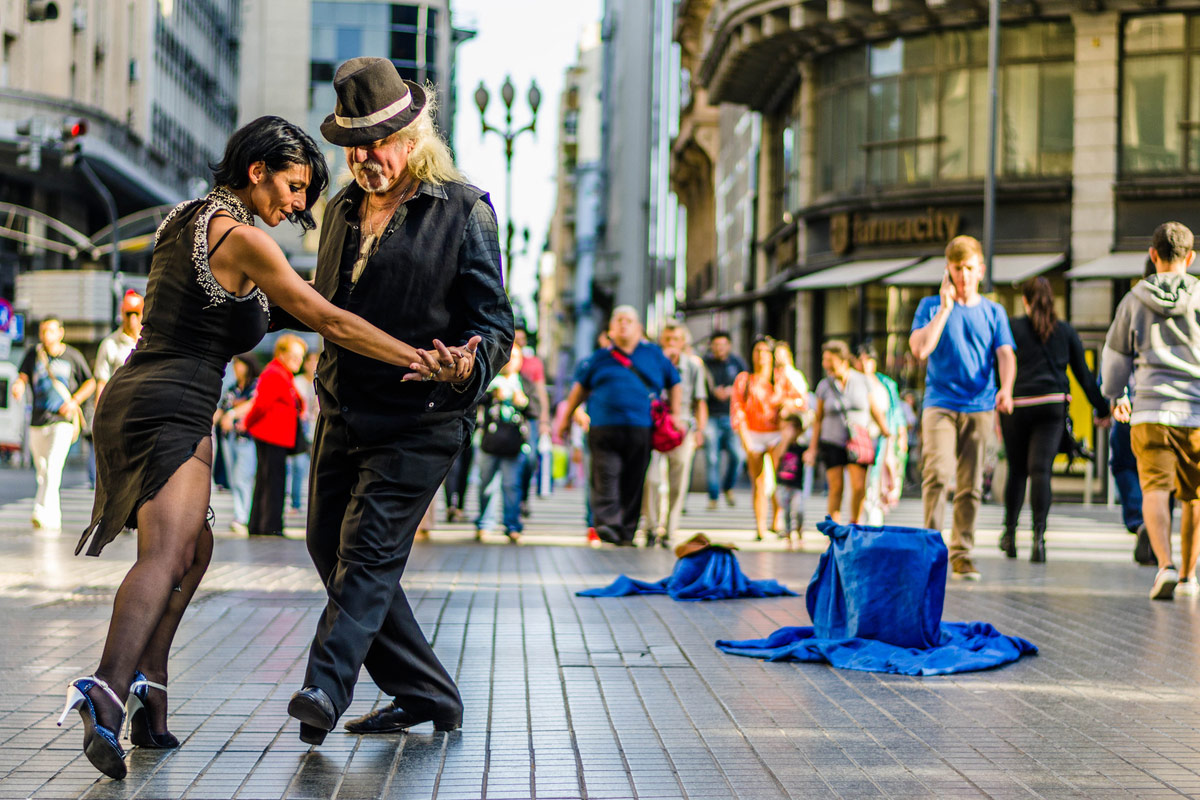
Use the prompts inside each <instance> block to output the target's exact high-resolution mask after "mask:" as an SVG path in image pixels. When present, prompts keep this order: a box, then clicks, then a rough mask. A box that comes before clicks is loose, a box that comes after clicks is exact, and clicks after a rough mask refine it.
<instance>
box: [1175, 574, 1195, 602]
mask: <svg viewBox="0 0 1200 800" xmlns="http://www.w3.org/2000/svg"><path fill="white" fill-rule="evenodd" d="M1175 596H1176V597H1200V583H1198V582H1197V581H1196V578H1195V577H1194V576H1193V577H1191V578H1184V579H1183V580H1181V581H1180V582H1179V583H1178V584H1176V586H1175Z"/></svg>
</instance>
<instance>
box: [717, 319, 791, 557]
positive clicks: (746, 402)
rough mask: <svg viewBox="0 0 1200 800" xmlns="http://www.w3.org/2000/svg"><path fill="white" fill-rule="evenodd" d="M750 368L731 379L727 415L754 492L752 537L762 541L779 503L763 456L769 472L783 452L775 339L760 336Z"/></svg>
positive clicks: (773, 523)
mask: <svg viewBox="0 0 1200 800" xmlns="http://www.w3.org/2000/svg"><path fill="white" fill-rule="evenodd" d="M750 363H751V365H752V369H753V371H752V372H743V373H742V374H740V375H738V376H737V379H736V380H735V381H734V382H733V393H732V395H731V396H730V419H731V421H732V425H733V429H734V430H735V431H736V432H737V434H738V437H739V438H740V439H741V445H742V449H743V450H744V451H745V453H746V469H747V471H748V472H749V473H750V483H751V485H752V487H753V492H754V500H753V506H754V538H755V540H756V541H762V538H763V535H764V534H766V532H767V530H768V528H774V527H776V525H777V523H778V517H779V507H778V505H777V504H776V500H775V493H774V492H768V491H767V480H768V477H767V472H766V460H767V459H769V460H770V462H771V473H770V474H771V475H774V474H775V471H776V470H777V469H778V467H779V457H780V456H781V455H783V447H782V443H783V434H782V432H781V431H780V429H779V415H780V412H781V411H782V407H783V402H784V398H785V396H786V395H785V392H784V388H783V386H782V384H778V383H776V380H775V378H776V372H775V341H774V340H773V339H771V338H770V337H761V338H759V339H758V340H757V341H756V342H755V343H754V348H753V349H752V350H751V351H750Z"/></svg>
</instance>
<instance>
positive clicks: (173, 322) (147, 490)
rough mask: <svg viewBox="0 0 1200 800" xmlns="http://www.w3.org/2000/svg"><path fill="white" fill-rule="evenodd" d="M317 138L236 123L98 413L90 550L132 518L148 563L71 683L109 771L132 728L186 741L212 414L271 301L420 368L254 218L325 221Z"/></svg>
mask: <svg viewBox="0 0 1200 800" xmlns="http://www.w3.org/2000/svg"><path fill="white" fill-rule="evenodd" d="M325 163H326V162H325V156H324V155H323V154H322V153H321V150H320V148H319V147H318V146H317V144H316V142H314V141H313V140H312V139H311V138H310V137H309V136H308V134H306V133H304V132H303V131H302V130H301V129H300V128H298V127H296V126H295V125H292V124H290V123H288V122H286V121H285V120H282V119H280V118H279V117H260V118H259V119H256V120H254V121H253V122H251V123H249V124H247V125H246V126H244V127H242V128H240V129H239V130H238V131H236V132H235V133H234V134H233V136H232V137H231V138H230V140H229V142H228V143H227V145H226V147H225V154H224V157H223V158H222V160H221V161H220V163H219V164H218V165H217V166H216V167H215V168H214V170H213V183H214V184H215V188H214V189H213V190H212V191H211V192H210V193H209V194H208V195H207V196H206V197H203V198H200V199H198V200H191V201H188V202H186V203H182V204H180V205H178V206H176V207H175V208H174V210H172V212H171V213H170V214H168V215H167V218H166V219H165V220H163V222H162V224H161V225H160V226H159V229H158V234H157V236H156V242H155V246H154V254H153V258H152V261H151V267H150V282H149V285H148V289H147V292H146V317H145V323H144V325H143V327H142V335H141V338H140V339H139V340H138V345H137V347H136V348H135V349H134V351H133V353H132V354H130V356H129V360H128V361H127V362H126V363H125V366H123V367H121V369H119V370H117V371H116V373H115V374H114V375H113V377H112V380H110V381H109V382H108V385H107V387H106V388H105V390H104V395H103V396H102V397H101V398H100V403H99V405H98V406H97V408H96V425H95V430H94V432H95V439H96V496H95V501H94V505H93V507H92V520H91V523H90V524H89V525H88V527H87V529H86V530H85V531H84V532H83V535H82V536H81V537H80V540H79V545H78V547H77V548H76V553H78V552H79V551H81V550H83V549H84V548H85V547H86V548H87V553H88V555H93V556H95V555H99V554H100V552H101V550H102V549H103V548H104V547H105V546H106V545H107V544H108V543H109V542H111V541H112V540H113V539H115V538H116V537H117V534H119V533H120V532H121V530H122V529H123V528H126V527H136V528H137V532H138V548H137V561H136V562H135V563H134V565H133V567H132V568H131V569H130V570H129V573H128V574H127V575H126V576H125V578H124V580H122V582H121V586H120V588H119V589H118V590H117V594H116V599H115V601H114V603H113V612H112V619H111V621H110V622H109V626H108V635H107V637H106V639H105V642H104V651H103V654H102V655H101V657H100V665H99V666H98V667H97V669H96V671H95V673H94V674H92V675H90V676H88V677H86V678H80V679H78V680H75V681H72V682H71V684H70V686H69V687H68V690H67V706H66V708H65V709H64V712H63V716H62V717H60V718H59V724H62V722H63V721H64V720H65V719H66V715H67V713H68V712H69V711H70V710H71V709H73V708H77V709H79V713H80V716H81V717H82V718H83V723H84V742H83V749H84V753H85V755H86V756H87V759H88V760H89V761H90V762H91V763H92V765H93V766H95V767H96V768H97V769H99V770H100V771H101V772H103V773H104V774H105V775H107V776H109V777H110V778H117V779H120V778H123V777H125V774H126V766H125V760H124V757H125V751H124V749H123V748H122V747H121V744H120V742H119V740H118V738H117V737H118V735H119V733H120V731H121V729H122V727H123V723H124V721H125V718H126V701H127V700H128V709H127V713H128V716H129V721H130V735H129V736H130V741H131V742H133V744H135V745H137V746H139V747H149V748H164V747H176V746H178V744H179V742H178V740H176V738H175V737H174V736H172V735H171V734H170V732H169V731H168V730H167V726H166V722H167V689H166V685H167V657H168V654H169V653H170V649H171V643H172V640H173V639H174V637H175V632H176V630H177V629H178V626H179V622H180V620H181V619H182V617H183V613H184V611H186V609H187V606H188V604H189V602H190V601H191V599H192V596H193V594H194V593H195V591H196V587H197V586H198V585H199V583H200V579H201V578H202V577H203V575H204V572H205V570H206V569H207V567H208V564H209V561H210V559H211V557H212V549H213V537H212V529H211V528H210V527H209V525H208V523H207V522H206V517H207V514H208V501H209V494H210V491H211V487H212V477H211V468H210V464H211V462H212V453H213V445H212V420H213V415H214V414H215V412H216V408H217V401H218V400H219V398H220V393H221V384H222V379H223V376H224V373H225V367H226V365H227V363H228V362H229V359H230V358H232V357H233V356H234V354H236V353H242V352H245V351H247V350H250V349H252V348H253V347H254V346H255V345H256V344H258V342H259V340H260V339H261V338H262V336H263V334H264V333H265V332H266V329H267V323H268V311H267V309H268V304H269V302H274V303H276V304H278V306H279V307H281V308H283V309H286V310H287V311H288V312H290V313H292V314H294V315H295V316H296V317H297V318H298V319H301V320H304V322H305V323H306V324H307V325H309V326H310V327H312V328H314V329H316V330H320V331H322V332H323V333H324V335H325V337H326V339H327V340H328V341H330V342H337V343H339V344H340V345H342V346H345V347H348V348H351V349H353V350H355V351H357V352H359V353H361V354H362V355H363V356H367V357H371V358H379V359H382V360H386V361H387V362H388V363H391V364H397V365H402V364H404V365H407V364H412V363H414V361H415V360H416V359H417V358H419V357H420V352H419V351H418V350H417V349H416V348H413V347H411V346H409V345H407V344H405V343H404V342H401V341H398V340H396V339H393V338H391V337H389V336H387V335H386V334H384V333H383V332H382V331H381V330H379V329H378V328H375V327H374V326H372V325H369V324H367V323H365V322H364V321H363V320H362V319H361V318H360V317H357V316H355V315H353V314H351V313H349V312H346V311H343V310H341V309H339V308H336V307H335V306H333V305H332V304H330V303H328V302H327V301H326V300H325V299H324V298H322V297H321V296H320V295H319V294H318V293H317V292H315V291H314V290H313V289H312V287H311V286H309V284H307V283H306V282H305V281H304V280H303V279H302V278H301V277H300V276H299V275H298V274H297V273H296V271H295V270H294V269H293V268H292V267H291V265H290V264H288V263H287V260H286V259H285V258H284V256H283V253H282V251H281V250H280V249H279V246H278V245H277V244H276V243H275V241H274V240H273V239H272V238H271V237H270V236H269V235H268V234H267V233H266V232H264V231H262V230H260V229H258V228H256V227H255V226H254V225H253V220H254V217H258V218H259V219H261V220H262V221H263V222H264V223H265V224H266V225H267V226H269V227H274V226H275V225H278V224H279V223H280V222H282V221H283V220H284V219H285V218H288V219H293V220H295V221H297V222H298V223H299V224H300V225H302V226H303V227H305V228H306V229H309V230H311V229H312V228H314V227H316V226H315V223H314V222H313V220H312V217H311V215H310V214H309V213H308V212H307V210H306V209H307V208H309V207H310V206H311V204H312V203H313V202H314V201H315V200H316V199H317V198H319V197H320V196H321V193H322V191H323V190H324V188H325V184H326V182H327V180H328V178H327V171H326V166H325Z"/></svg>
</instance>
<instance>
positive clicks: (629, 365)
mask: <svg viewBox="0 0 1200 800" xmlns="http://www.w3.org/2000/svg"><path fill="white" fill-rule="evenodd" d="M609 352H610V353H612V357H613V360H614V361H616V362H617V363H618V364H620V365H621V366H622V367H625V369H627V370H629V371H631V372H632V373H633V374H634V375H637V376H638V378H639V379H640V380H641V382H642V383H644V384H645V385H646V388H647V389H648V390H650V423H651V424H650V427H651V432H650V446H651V447H653V448H654V449H655V450H657V451H658V452H660V453H666V452H669V451H671V450H674V449H675V448H676V447H679V445H681V444H683V437H684V432H683V431H681V430H679V428H676V427H675V423H674V422H673V421H672V420H671V412H670V410H669V409H668V408H667V404H666V402H665V401H664V400H663V399H662V389H659V388H658V387H656V386H655V385H654V384H653V383H651V382H650V379H649V378H647V377H646V376H645V375H643V374H642V371H641V370H640V369H638V368H637V367H635V366H634V365H633V361H632V360H630V358H629V356H627V355H625V354H624V353H622V352H621V351H620V350H618V349H617V348H615V347H612V348H609Z"/></svg>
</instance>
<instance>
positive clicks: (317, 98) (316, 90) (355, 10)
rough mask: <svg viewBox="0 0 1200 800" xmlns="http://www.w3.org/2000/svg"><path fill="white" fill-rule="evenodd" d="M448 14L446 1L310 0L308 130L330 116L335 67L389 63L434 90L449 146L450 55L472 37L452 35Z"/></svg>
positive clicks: (452, 89)
mask: <svg viewBox="0 0 1200 800" xmlns="http://www.w3.org/2000/svg"><path fill="white" fill-rule="evenodd" d="M450 14H451V12H450V0H424V1H423V2H404V3H380V2H362V0H313V2H312V35H311V37H312V38H311V43H312V49H311V52H310V55H309V59H310V68H309V99H310V110H309V128H310V129H311V130H312V131H313V132H314V133H317V132H319V127H320V124H321V122H322V121H323V120H324V119H325V117H326V115H328V114H330V113H332V112H333V108H334V105H335V104H336V102H337V95H336V94H335V93H334V90H333V75H334V73H335V72H336V70H337V67H338V64H341V63H342V62H343V61H346V60H347V59H351V58H355V57H357V56H374V57H377V58H388V59H391V61H392V63H393V64H395V65H396V69H397V70H398V71H399V73H400V75H401V76H403V77H404V78H405V79H407V80H410V81H414V82H416V83H420V84H422V85H424V84H425V83H426V82H429V83H432V84H433V85H434V86H436V87H437V89H438V92H439V94H440V95H441V101H440V107H439V109H438V119H437V122H438V127H439V128H440V129H441V131H442V134H443V135H444V136H445V137H446V139H447V140H448V141H452V140H453V132H454V128H453V124H454V123H453V121H454V107H455V103H456V97H455V84H454V61H455V59H454V50H455V47H457V45H458V44H459V42H461V41H463V40H464V39H466V38H470V36H471V35H472V34H470V33H468V32H465V31H456V30H455V29H454V27H453V25H452V24H451V19H450ZM338 160H339V162H340V160H341V154H340V153H339V154H338Z"/></svg>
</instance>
